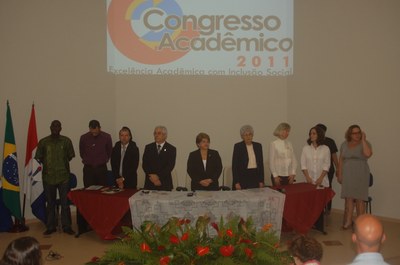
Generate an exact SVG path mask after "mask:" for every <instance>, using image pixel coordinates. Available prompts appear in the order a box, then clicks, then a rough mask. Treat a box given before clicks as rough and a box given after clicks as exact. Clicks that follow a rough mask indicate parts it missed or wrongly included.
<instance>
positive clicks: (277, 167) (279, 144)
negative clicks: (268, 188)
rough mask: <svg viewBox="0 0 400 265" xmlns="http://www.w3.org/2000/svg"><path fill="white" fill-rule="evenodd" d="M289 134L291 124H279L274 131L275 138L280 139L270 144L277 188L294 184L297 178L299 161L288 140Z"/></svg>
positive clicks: (272, 169) (271, 161)
mask: <svg viewBox="0 0 400 265" xmlns="http://www.w3.org/2000/svg"><path fill="white" fill-rule="evenodd" d="M289 132H290V125H289V124H287V123H285V122H283V123H281V124H279V125H278V127H276V129H275V131H274V136H276V137H278V139H276V140H275V141H273V142H272V143H271V144H270V148H269V166H270V169H271V175H272V176H271V180H272V184H273V185H275V186H279V185H287V184H292V183H293V182H294V178H295V176H296V168H297V160H296V157H295V155H294V151H293V146H292V144H291V143H290V142H289V141H288V140H287V138H288V136H289Z"/></svg>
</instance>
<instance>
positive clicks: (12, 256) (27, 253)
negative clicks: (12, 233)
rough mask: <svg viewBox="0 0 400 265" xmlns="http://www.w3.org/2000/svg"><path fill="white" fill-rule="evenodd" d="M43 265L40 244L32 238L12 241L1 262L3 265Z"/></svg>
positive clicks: (27, 237)
mask: <svg viewBox="0 0 400 265" xmlns="http://www.w3.org/2000/svg"><path fill="white" fill-rule="evenodd" d="M42 263H43V261H42V251H41V250H40V246H39V242H38V241H37V240H36V239H35V238H33V237H30V236H26V237H20V238H17V239H15V240H14V241H12V242H11V243H10V244H9V245H8V247H7V249H6V250H5V252H4V255H3V258H2V259H1V261H0V264H1V265H41V264H42Z"/></svg>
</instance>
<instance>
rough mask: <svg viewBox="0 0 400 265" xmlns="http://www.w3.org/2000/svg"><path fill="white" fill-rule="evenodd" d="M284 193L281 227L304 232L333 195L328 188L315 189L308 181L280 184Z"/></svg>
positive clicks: (311, 225) (310, 226)
mask: <svg viewBox="0 0 400 265" xmlns="http://www.w3.org/2000/svg"><path fill="white" fill-rule="evenodd" d="M278 189H280V190H282V189H283V190H282V191H283V192H284V193H285V194H286V200H285V207H284V210H283V226H282V229H283V228H285V230H294V231H296V232H298V233H301V234H306V233H307V232H308V231H309V230H310V229H311V228H312V227H313V225H314V224H315V222H316V221H317V220H318V218H319V216H320V215H321V213H322V212H323V210H324V207H325V206H326V204H327V203H328V202H329V201H330V200H332V198H333V197H334V196H335V192H334V191H333V190H332V189H330V188H323V189H317V188H316V186H315V185H312V184H309V183H296V184H291V185H285V186H280V187H278Z"/></svg>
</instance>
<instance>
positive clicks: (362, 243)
mask: <svg viewBox="0 0 400 265" xmlns="http://www.w3.org/2000/svg"><path fill="white" fill-rule="evenodd" d="M351 238H352V240H353V242H354V243H355V244H356V245H357V252H358V253H364V252H379V251H380V248H381V244H382V243H383V242H384V241H385V239H386V235H385V232H384V231H383V226H382V223H381V222H380V221H379V220H378V219H377V218H376V217H375V216H373V215H370V214H363V215H360V216H359V217H357V219H356V221H355V222H354V232H353V235H352V237H351Z"/></svg>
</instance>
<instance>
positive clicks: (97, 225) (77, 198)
mask: <svg viewBox="0 0 400 265" xmlns="http://www.w3.org/2000/svg"><path fill="white" fill-rule="evenodd" d="M136 191H137V190H134V189H125V190H123V191H121V192H118V193H114V194H105V193H102V192H101V191H99V190H97V191H93V190H74V191H70V192H69V193H68V198H69V199H70V200H71V201H72V202H73V203H74V204H75V206H76V207H77V208H78V210H79V212H80V213H81V214H82V216H83V217H84V218H85V220H86V221H87V222H88V224H89V225H90V226H91V228H92V229H93V230H94V231H95V232H96V233H97V234H98V235H99V236H100V238H102V239H113V238H115V236H114V235H113V234H112V231H113V230H114V228H115V227H117V226H118V224H119V223H120V221H121V219H122V217H124V215H125V214H126V213H127V212H128V211H129V198H130V197H131V196H132V195H133V194H135V193H136Z"/></svg>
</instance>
